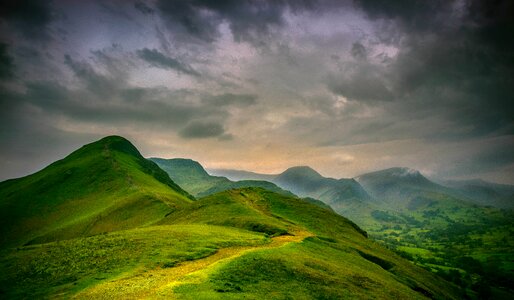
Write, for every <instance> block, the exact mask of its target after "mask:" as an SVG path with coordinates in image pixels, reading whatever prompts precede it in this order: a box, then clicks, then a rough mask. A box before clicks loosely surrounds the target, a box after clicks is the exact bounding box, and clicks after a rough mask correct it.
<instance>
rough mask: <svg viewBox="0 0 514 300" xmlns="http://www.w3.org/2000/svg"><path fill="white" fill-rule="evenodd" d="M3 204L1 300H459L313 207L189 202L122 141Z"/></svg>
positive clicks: (255, 198)
mask: <svg viewBox="0 0 514 300" xmlns="http://www.w3.org/2000/svg"><path fill="white" fill-rule="evenodd" d="M180 163H182V168H185V169H186V170H188V168H187V167H184V164H191V162H187V161H184V160H182V161H180ZM193 165H194V164H193ZM201 173H202V172H201V169H199V168H198V165H197V166H196V168H192V169H191V170H189V173H188V174H189V175H191V174H194V176H193V177H196V176H198V174H201ZM0 195H1V197H0V205H1V208H2V209H1V210H0V212H1V214H2V215H1V217H2V219H1V220H2V222H3V223H2V229H1V230H2V237H4V236H7V237H8V238H6V239H4V241H6V243H4V245H3V248H2V249H0V254H1V255H0V297H1V298H2V299H20V298H25V299H27V298H28V299H33V298H37V299H38V298H77V299H98V298H117V299H141V298H156V297H162V298H181V299H219V298H229V299H236V298H237V299H241V298H248V299H263V298H277V299H284V298H293V299H300V298H301V299H320V298H322V299H340V298H359V299H364V298H366V299H375V298H382V299H385V298H395V299H426V298H434V299H460V298H462V297H463V296H464V295H463V291H461V290H459V289H458V288H457V287H456V286H455V285H453V284H451V283H448V282H447V281H445V280H443V279H441V278H440V277H438V276H436V275H434V274H432V273H430V272H428V271H426V270H423V269H421V268H419V267H417V266H415V265H413V264H412V263H410V262H409V261H407V260H405V259H403V258H402V257H400V256H398V255H396V254H395V253H393V252H391V251H390V250H388V249H387V248H385V247H382V246H380V245H379V244H377V243H375V242H374V241H372V240H370V239H368V238H367V234H366V232H365V231H363V230H362V229H361V228H360V227H359V226H357V225H356V224H355V223H353V222H352V221H350V220H348V219H346V218H344V217H342V216H340V215H338V214H336V213H334V212H333V211H331V210H329V209H327V208H326V207H322V206H320V205H316V204H314V203H313V202H316V201H314V200H312V199H307V200H304V199H300V198H298V197H295V196H291V195H283V194H278V193H275V192H273V191H268V190H265V189H263V188H258V187H250V188H241V189H231V190H227V191H222V192H219V193H216V194H212V195H209V196H206V197H203V198H200V199H196V200H194V201H193V197H192V196H189V194H187V193H186V192H185V191H184V190H182V189H181V188H180V187H179V186H178V185H177V184H176V183H175V182H174V181H172V180H171V179H170V178H169V176H168V175H167V174H166V173H165V172H164V171H163V170H161V169H160V168H158V167H157V165H156V164H154V163H153V162H151V161H149V160H145V159H144V158H143V157H142V156H141V155H140V153H139V152H138V151H137V149H136V148H135V147H134V146H133V145H132V144H130V142H128V141H127V140H125V139H123V138H121V137H107V138H105V139H102V140H100V141H98V142H95V143H92V144H89V145H86V146H84V147H82V148H81V149H79V150H77V151H75V152H73V153H72V154H70V155H69V156H68V157H66V158H65V159H63V160H61V161H58V162H56V163H54V164H52V165H50V166H48V167H47V168H45V169H43V170H41V171H39V172H37V173H35V174H33V175H29V176H27V177H24V178H20V179H15V180H9V181H6V182H3V183H1V184H0ZM6 220H7V221H6Z"/></svg>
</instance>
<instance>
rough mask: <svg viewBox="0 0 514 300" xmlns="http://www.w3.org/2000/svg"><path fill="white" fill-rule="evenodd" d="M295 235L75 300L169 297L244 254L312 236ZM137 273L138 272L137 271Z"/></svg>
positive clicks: (117, 283) (142, 275) (120, 282)
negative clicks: (178, 288)
mask: <svg viewBox="0 0 514 300" xmlns="http://www.w3.org/2000/svg"><path fill="white" fill-rule="evenodd" d="M293 234H294V235H284V236H278V237H274V238H272V241H271V242H270V243H268V244H264V245H258V246H243V247H229V248H223V249H219V250H218V251H217V252H216V253H215V254H213V255H211V256H208V257H205V258H202V259H198V260H193V261H186V262H183V263H181V264H179V265H178V266H176V267H173V268H166V269H161V268H158V269H155V270H151V271H148V272H144V271H143V270H141V271H140V272H138V273H137V274H136V275H131V276H128V277H123V278H119V279H115V280H112V281H108V282H105V283H102V284H99V285H96V286H93V287H91V288H90V289H87V290H84V291H82V292H80V293H79V294H77V295H76V296H75V297H74V298H77V299H113V298H119V299H141V298H158V297H159V296H164V297H166V298H168V299H169V298H170V297H172V296H173V295H172V290H173V288H174V287H176V286H178V285H180V284H184V283H189V282H199V281H202V280H204V279H206V278H207V276H208V274H209V273H210V272H211V271H212V270H213V269H214V268H216V267H217V266H219V265H220V264H223V263H227V262H229V261H230V260H232V259H235V258H237V257H239V256H241V255H243V254H245V253H248V252H251V251H257V250H266V249H272V248H278V247H282V246H284V245H287V244H289V243H299V242H301V241H303V240H304V239H305V238H306V237H309V236H313V234H312V233H310V232H308V231H295V232H294V233H293ZM136 272H137V271H136Z"/></svg>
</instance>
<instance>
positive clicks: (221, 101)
mask: <svg viewBox="0 0 514 300" xmlns="http://www.w3.org/2000/svg"><path fill="white" fill-rule="evenodd" d="M203 102H204V103H205V104H208V105H212V106H228V105H236V106H249V105H253V104H255V103H256V102H257V95H250V94H232V93H227V94H221V95H209V96H207V97H204V99H203Z"/></svg>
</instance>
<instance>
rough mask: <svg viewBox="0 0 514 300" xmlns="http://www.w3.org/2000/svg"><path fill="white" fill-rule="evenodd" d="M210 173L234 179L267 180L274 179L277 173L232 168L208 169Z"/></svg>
mask: <svg viewBox="0 0 514 300" xmlns="http://www.w3.org/2000/svg"><path fill="white" fill-rule="evenodd" d="M207 171H208V172H209V174H211V175H213V176H223V177H226V178H228V179H230V180H232V181H240V180H265V181H272V180H273V178H275V177H276V176H277V175H273V174H260V173H255V172H249V171H243V170H231V169H208V170H207Z"/></svg>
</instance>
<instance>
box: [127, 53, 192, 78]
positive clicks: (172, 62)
mask: <svg viewBox="0 0 514 300" xmlns="http://www.w3.org/2000/svg"><path fill="white" fill-rule="evenodd" d="M137 54H138V55H139V57H140V58H141V59H143V60H145V61H146V62H148V63H149V64H150V65H152V66H154V67H157V68H163V69H172V70H175V71H177V72H179V73H184V74H187V75H191V76H196V77H199V76H201V75H200V73H198V72H197V71H195V70H194V69H193V68H191V66H189V65H187V64H184V63H182V62H180V61H179V60H177V59H175V58H172V57H169V56H166V55H164V54H162V53H161V52H159V51H158V50H156V49H148V48H144V49H141V50H138V51H137Z"/></svg>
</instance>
